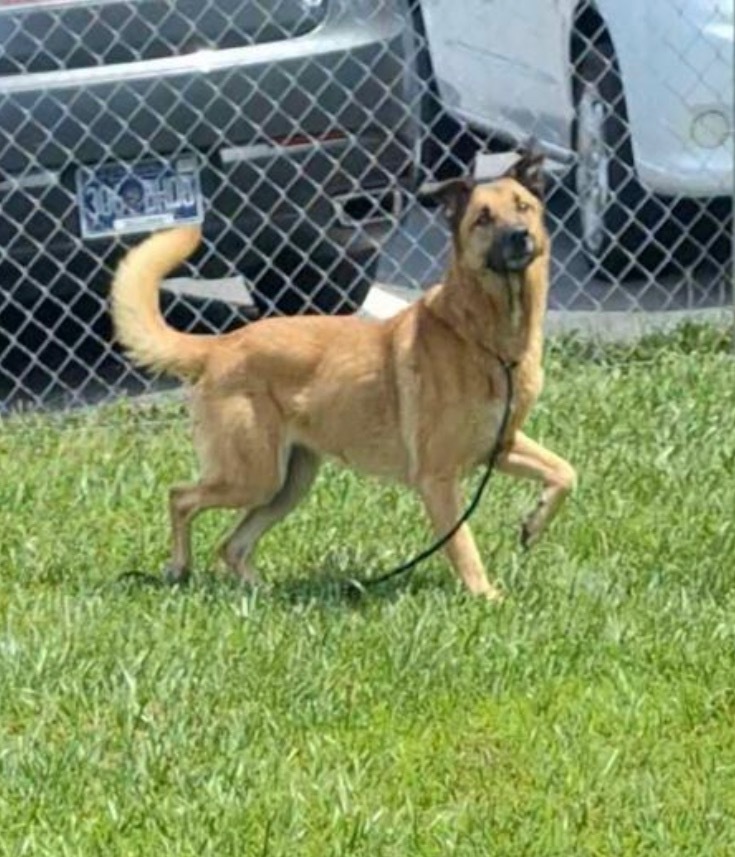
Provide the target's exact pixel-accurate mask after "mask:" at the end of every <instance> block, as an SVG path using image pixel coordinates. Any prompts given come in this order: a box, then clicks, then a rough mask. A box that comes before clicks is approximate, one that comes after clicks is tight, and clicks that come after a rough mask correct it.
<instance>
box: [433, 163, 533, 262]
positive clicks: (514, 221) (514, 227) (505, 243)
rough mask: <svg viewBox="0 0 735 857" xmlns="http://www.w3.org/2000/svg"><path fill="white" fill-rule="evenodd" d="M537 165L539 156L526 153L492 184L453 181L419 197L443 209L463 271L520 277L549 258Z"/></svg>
mask: <svg viewBox="0 0 735 857" xmlns="http://www.w3.org/2000/svg"><path fill="white" fill-rule="evenodd" d="M542 165H543V155H542V154H540V153H538V152H536V151H534V150H533V149H525V150H523V151H521V152H519V153H518V156H517V158H516V160H515V162H514V163H513V164H512V165H511V166H510V167H509V168H508V169H507V170H506V171H505V172H504V173H503V174H502V175H501V176H499V177H498V178H496V179H494V180H492V181H489V182H481V183H476V182H475V180H474V179H470V178H457V179H450V180H449V181H446V182H442V183H441V184H436V185H433V186H429V187H427V188H425V189H424V190H423V191H422V196H423V197H425V198H426V197H428V198H431V199H433V200H435V201H437V202H439V204H440V205H441V206H442V207H443V209H444V213H445V215H446V217H447V220H448V222H449V225H450V227H451V229H452V237H453V241H454V249H455V254H456V256H457V261H458V262H459V264H460V265H461V266H462V267H463V268H464V269H465V270H467V271H469V272H471V273H473V274H476V275H480V276H483V275H487V274H490V275H497V274H510V273H519V272H523V271H525V270H526V269H527V268H528V267H529V265H531V264H532V263H533V262H534V261H535V260H536V259H538V258H539V256H541V255H543V254H544V253H546V252H548V235H547V233H546V228H545V226H544V206H543V174H542Z"/></svg>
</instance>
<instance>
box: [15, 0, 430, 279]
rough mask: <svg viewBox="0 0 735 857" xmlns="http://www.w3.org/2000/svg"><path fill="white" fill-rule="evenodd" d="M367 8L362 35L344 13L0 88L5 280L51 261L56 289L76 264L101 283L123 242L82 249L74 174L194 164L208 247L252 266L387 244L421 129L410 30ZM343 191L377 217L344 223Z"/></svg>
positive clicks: (380, 9)
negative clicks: (363, 199)
mask: <svg viewBox="0 0 735 857" xmlns="http://www.w3.org/2000/svg"><path fill="white" fill-rule="evenodd" d="M361 5H362V6H365V7H367V6H369V5H371V4H369V3H363V4H361ZM372 5H375V10H374V11H373V12H372V14H370V15H367V16H366V17H365V19H364V21H362V26H359V27H358V26H355V20H354V14H352V13H350V11H349V7H350V4H349V3H344V2H342V0H339V2H335V3H333V4H332V6H331V9H332V10H333V11H332V12H330V15H329V17H328V19H327V21H325V23H324V24H323V25H321V26H320V27H319V28H317V29H316V30H315V31H314V32H313V33H310V34H308V35H306V36H302V37H300V38H298V39H291V40H285V41H282V42H276V43H273V44H267V45H255V46H249V47H245V48H235V49H228V50H222V51H207V52H199V53H197V54H192V55H190V56H183V57H169V58H164V59H159V60H151V61H147V62H144V63H135V64H128V65H124V66H122V65H121V66H114V67H113V66H108V67H99V68H89V69H83V70H76V71H70V72H55V73H37V74H26V75H23V76H16V77H13V78H6V79H2V80H0V173H1V174H2V176H3V179H4V180H3V181H2V182H0V247H2V248H3V255H2V258H0V267H3V268H6V269H7V267H8V266H10V268H11V269H12V268H16V269H17V270H18V272H19V273H20V272H21V271H24V273H25V274H26V275H28V274H29V270H28V269H29V266H30V267H31V268H32V266H33V265H34V264H36V263H40V262H43V265H44V268H43V272H41V271H40V270H39V271H38V272H37V273H38V275H39V276H40V275H41V273H43V274H44V276H46V277H48V275H49V268H48V263H49V257H51V258H52V259H55V260H58V265H57V266H56V267H57V268H58V277H62V276H63V271H64V269H65V267H68V266H67V264H66V263H70V262H72V261H73V262H74V263H75V264H74V265H72V266H71V267H72V268H73V269H74V270H76V271H78V273H77V277H78V278H79V279H83V278H84V279H89V278H90V277H92V278H93V279H94V278H95V276H96V275H99V274H104V273H106V272H105V271H104V270H101V268H104V267H105V265H106V261H103V262H102V263H101V268H100V265H98V264H97V263H96V262H95V260H96V259H98V258H100V257H101V258H102V259H103V260H109V259H110V258H111V255H110V254H113V255H114V249H115V246H117V248H118V251H119V250H121V249H122V247H124V246H125V245H126V244H127V243H129V241H127V240H126V241H117V242H115V241H113V242H109V241H104V240H90V241H85V240H83V239H82V238H81V236H80V228H79V216H78V210H77V201H76V193H75V177H76V171H77V170H78V168H79V167H80V166H81V165H87V166H89V165H95V164H100V163H104V162H108V161H129V162H133V161H137V160H143V159H151V158H153V159H167V158H172V157H178V156H179V155H181V154H184V153H190V152H192V151H194V152H196V153H197V155H198V157H199V159H200V162H201V164H202V176H201V178H202V189H203V193H204V196H205V206H206V213H205V234H206V235H207V237H208V238H209V239H210V241H212V242H215V241H219V240H220V239H222V240H226V241H227V242H228V246H230V247H232V248H235V249H237V247H238V246H241V248H242V252H241V253H239V254H238V253H236V256H237V258H238V260H239V261H240V262H242V264H244V265H246V266H247V265H251V264H255V263H256V262H257V260H258V259H260V260H261V264H263V263H264V262H263V260H265V258H266V257H267V256H268V255H269V254H271V253H273V252H275V251H276V250H277V249H278V247H280V246H282V245H284V244H287V243H289V242H292V243H294V244H296V245H298V246H301V248H302V249H303V250H304V251H311V252H313V253H315V254H318V253H331V254H334V252H336V251H337V248H338V247H344V246H347V247H348V248H350V249H353V248H354V247H365V246H367V245H368V244H369V242H370V241H372V240H380V238H381V236H382V235H383V234H384V233H385V231H386V229H387V228H388V226H389V224H390V222H391V220H392V219H394V212H392V211H387V212H386V211H383V215H384V216H382V217H380V216H373V215H375V211H377V213H378V214H380V212H381V211H382V210H383V209H384V208H385V206H384V205H383V200H384V197H385V194H386V191H393V190H395V191H396V192H398V191H399V190H400V188H401V187H403V186H404V185H407V184H408V183H410V182H411V181H412V178H413V169H414V157H413V156H414V152H415V145H416V143H415V140H416V136H417V133H418V124H417V121H416V118H415V116H414V113H413V110H412V108H411V107H410V105H409V103H408V99H407V93H408V90H409V87H410V85H411V82H410V80H409V71H408V63H407V61H406V44H407V42H406V29H405V28H406V20H407V19H406V17H405V16H404V15H401V14H399V13H398V7H396V8H391V6H390V4H384V3H381V4H377V3H376V4H372ZM294 140H296V141H297V143H296V144H294V145H291V143H292V142H293V141H294ZM350 194H355V195H359V194H364V195H366V196H370V195H372V196H373V197H374V199H375V206H374V209H375V211H372V210H370V211H368V213H369V214H370V215H371V216H369V217H365V216H362V215H361V216H356V217H351V216H350V211H351V210H352V209H357V208H359V206H352V207H350V206H349V205H348V206H347V212H345V206H344V205H343V204H342V202H343V201H344V200H345V199H346V198H348V197H349V195H350ZM341 201H342V202H341ZM388 207H390V206H388ZM361 210H367V209H365V208H364V207H363V208H362V209H361ZM307 245H308V246H307ZM223 264H224V263H223ZM5 273H6V274H7V273H10V274H11V275H12V273H13V271H12V270H10V271H7V270H6V271H5ZM30 275H31V278H33V274H32V271H31V274H30ZM56 278H57V277H52V280H51V282H49V285H53V281H54V280H55V279H56Z"/></svg>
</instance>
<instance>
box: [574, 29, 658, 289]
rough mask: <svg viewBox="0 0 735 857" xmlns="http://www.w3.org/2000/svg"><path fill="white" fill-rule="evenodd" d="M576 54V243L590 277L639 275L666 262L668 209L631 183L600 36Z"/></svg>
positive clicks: (615, 80)
mask: <svg viewBox="0 0 735 857" xmlns="http://www.w3.org/2000/svg"><path fill="white" fill-rule="evenodd" d="M577 55H578V56H579V59H578V61H577V63H576V67H575V74H574V80H573V93H574V103H575V125H574V145H575V152H576V164H575V168H574V173H573V188H574V193H575V196H576V205H577V210H576V221H577V234H578V238H579V241H580V243H581V246H582V249H583V252H584V254H585V257H586V259H587V261H588V263H589V265H590V266H591V267H592V268H593V269H594V273H595V274H596V275H603V276H607V277H633V276H638V275H640V274H641V273H642V272H644V271H651V270H656V269H658V268H659V267H660V266H662V265H664V264H665V263H666V252H665V250H664V246H665V245H664V244H663V243H662V241H661V233H660V230H661V229H662V228H664V227H665V226H667V225H668V226H669V227H670V226H671V223H670V218H667V214H668V212H667V206H666V205H665V204H664V203H663V202H662V201H661V200H659V199H657V198H655V197H654V196H652V195H651V194H649V193H648V192H647V191H646V190H645V189H644V188H643V187H642V186H641V185H640V183H639V182H638V181H637V178H636V174H635V166H634V160H633V147H632V144H631V139H630V130H629V124H628V116H627V109H626V104H625V93H624V90H623V83H622V79H621V76H620V71H619V68H618V64H617V60H616V58H615V51H614V48H613V45H612V43H611V42H610V40H609V39H608V38H606V37H604V36H601V37H599V38H598V39H596V40H595V41H594V42H593V43H592V44H588V43H587V44H583V45H581V46H580V50H579V52H578V54H577ZM667 219H668V220H669V223H668V224H667Z"/></svg>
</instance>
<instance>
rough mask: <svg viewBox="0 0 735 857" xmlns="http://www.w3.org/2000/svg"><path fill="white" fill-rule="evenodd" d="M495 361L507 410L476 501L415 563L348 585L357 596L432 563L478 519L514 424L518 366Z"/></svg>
mask: <svg viewBox="0 0 735 857" xmlns="http://www.w3.org/2000/svg"><path fill="white" fill-rule="evenodd" d="M493 357H495V359H496V360H497V361H498V363H499V364H500V366H501V367H502V369H503V372H504V373H505V406H504V408H503V416H502V418H501V420H500V426H499V427H498V432H497V434H496V436H495V443H494V444H493V447H492V449H491V450H490V455H489V456H488V459H487V463H486V465H485V472H484V473H483V475H482V479H481V480H480V483H479V484H478V486H477V489H476V490H475V493H474V496H473V497H472V500H471V501H470V503H469V505H468V506H467V508H466V509H465V510H464V512H463V513H462V515H461V516H460V517H459V518H458V520H457V522H456V523H455V524H454V526H453V527H452V528H451V529H449V530H448V531H447V532H446V533H445V534H444V535H443V536H441V537H440V538H438V539H436V541H434V542H432V543H431V544H430V545H429V546H428V547H427V548H424V550H422V551H421V552H420V553H417V554H416V555H415V556H414V557H412V558H411V559H409V560H407V561H406V562H403V563H401V564H400V565H398V566H396V567H395V568H392V569H390V571H386V572H385V573H383V574H381V575H379V576H378V577H372V578H370V577H369V578H356V579H351V580H348V581H347V583H346V585H347V587H348V588H349V589H350V590H352V591H353V592H358V593H360V594H363V593H366V592H367V590H369V589H372V588H373V587H377V586H379V585H380V584H382V583H385V582H386V581H388V580H392V579H393V578H394V577H399V576H400V575H403V574H407V573H408V572H410V571H413V569H415V568H416V566H418V565H420V564H421V563H422V562H424V560H427V559H429V557H431V556H433V555H434V554H435V553H437V552H438V551H440V550H441V549H442V548H443V547H444V546H445V545H446V544H447V543H448V542H449V541H451V540H452V538H454V536H455V535H456V533H457V531H458V530H459V529H460V527H462V526H463V525H464V524H466V523H467V521H469V519H470V518H471V517H472V515H474V513H475V510H476V509H477V507H478V506H479V505H480V501H481V500H482V497H483V495H484V493H485V489H486V488H487V485H488V482H490V477H491V476H492V475H493V473H494V472H495V467H496V465H497V462H498V458H499V457H500V453H501V452H502V449H503V440H504V439H505V433H506V431H507V429H508V423H509V422H510V414H511V411H512V409H513V370H514V369H515V367H516V366H517V363H513V362H509V361H507V360H503V358H502V357H501V356H500V355H499V354H493Z"/></svg>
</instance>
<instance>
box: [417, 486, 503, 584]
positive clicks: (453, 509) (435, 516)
mask: <svg viewBox="0 0 735 857" xmlns="http://www.w3.org/2000/svg"><path fill="white" fill-rule="evenodd" d="M419 491H420V493H421V497H422V499H423V501H424V504H425V506H426V510H427V512H428V513H429V518H430V519H431V523H432V525H433V527H434V531H435V532H436V535H437V536H439V537H440V536H443V535H445V534H446V533H448V532H449V531H450V530H451V529H452V527H453V526H454V525H455V524H456V523H457V521H458V520H459V518H460V516H461V514H462V495H461V491H460V485H459V480H458V479H438V478H431V479H425V480H423V481H421V482H420V485H419ZM445 550H446V553H447V556H448V557H449V561H450V562H451V564H452V566H453V567H454V570H455V571H456V572H457V574H458V575H459V577H460V579H461V580H462V582H463V583H464V585H465V586H466V587H467V588H468V589H469V590H470V592H471V593H472V594H473V595H482V596H484V597H485V598H487V599H488V600H490V601H500V600H502V598H503V594H502V592H501V591H500V589H498V588H497V587H496V586H493V584H492V583H490V581H489V580H488V579H487V576H486V574H485V568H484V566H483V563H482V560H481V559H480V554H479V552H478V550H477V546H476V544H475V540H474V538H473V536H472V531H471V530H470V528H469V525H468V524H462V526H461V527H460V528H459V529H458V530H457V532H456V533H455V534H454V536H453V537H452V538H451V539H450V541H449V542H448V543H447V545H446V547H445Z"/></svg>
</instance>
